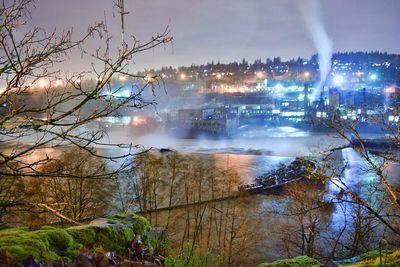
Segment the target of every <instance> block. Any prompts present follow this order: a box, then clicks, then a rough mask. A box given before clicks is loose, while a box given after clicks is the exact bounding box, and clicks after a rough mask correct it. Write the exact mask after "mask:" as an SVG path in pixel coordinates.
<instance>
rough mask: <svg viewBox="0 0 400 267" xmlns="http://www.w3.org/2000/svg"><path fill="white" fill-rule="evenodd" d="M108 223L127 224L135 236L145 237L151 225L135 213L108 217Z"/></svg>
mask: <svg viewBox="0 0 400 267" xmlns="http://www.w3.org/2000/svg"><path fill="white" fill-rule="evenodd" d="M108 223H111V224H129V225H131V226H132V230H133V232H134V233H135V234H139V235H141V236H145V235H146V234H147V233H148V232H149V231H150V230H151V225H150V223H149V222H148V221H147V220H146V218H144V217H142V216H139V215H137V214H135V213H126V214H114V215H112V216H110V217H108Z"/></svg>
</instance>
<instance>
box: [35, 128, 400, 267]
mask: <svg viewBox="0 0 400 267" xmlns="http://www.w3.org/2000/svg"><path fill="white" fill-rule="evenodd" d="M104 141H110V142H112V143H116V142H117V143H125V144H129V143H132V144H141V145H143V146H144V147H145V148H150V147H153V148H156V149H161V148H168V149H171V150H174V151H177V152H183V153H189V154H198V153H201V154H204V155H208V156H210V157H213V158H214V160H215V162H216V164H217V165H218V166H219V167H221V168H226V169H233V170H235V171H236V172H237V173H238V174H239V176H240V178H241V181H242V183H251V182H253V181H254V178H255V177H256V176H259V175H261V174H264V173H265V172H268V171H270V170H272V169H274V168H276V167H277V166H278V165H279V164H281V163H289V162H291V161H292V160H293V159H294V158H295V157H299V156H306V157H310V158H313V159H316V160H318V159H319V157H320V152H321V151H326V150H329V149H332V148H337V147H342V146H344V145H345V142H344V141H343V140H341V139H339V138H337V137H336V136H335V135H334V134H326V133H323V134H319V133H312V132H307V131H302V130H299V129H295V128H291V127H277V128H268V129H267V128H258V129H253V130H248V131H246V132H244V133H242V134H241V135H239V136H237V137H236V138H235V139H226V140H209V139H196V140H194V139H177V138H174V137H171V136H168V135H163V134H158V133H157V134H151V135H146V136H135V135H133V134H132V133H131V132H130V131H129V128H124V127H113V128H112V129H109V130H108V135H107V136H106V137H105V140H104ZM58 152H59V151H55V150H54V151H53V149H45V150H43V151H38V152H37V153H36V154H33V155H31V156H30V157H31V159H39V158H41V157H42V156H43V155H45V154H52V153H58ZM126 152H127V150H126V149H122V148H121V149H104V153H105V155H107V156H117V155H122V154H124V153H126ZM334 158H335V161H336V165H337V167H343V166H344V165H346V168H345V171H344V172H343V173H342V179H343V181H344V182H345V183H346V184H347V185H348V186H349V187H350V188H352V189H354V190H355V191H362V190H363V187H365V190H368V186H369V185H370V184H371V183H372V182H374V181H376V180H377V177H376V175H374V174H373V173H372V172H369V171H366V169H367V168H366V167H367V165H366V164H365V162H364V161H363V160H362V159H361V158H360V156H359V155H358V154H357V153H356V152H355V151H354V150H353V149H351V148H343V149H340V150H337V151H336V152H335V153H334ZM127 160H128V161H130V160H131V159H127ZM121 163H122V162H115V163H114V165H112V166H111V167H116V166H119V165H120V164H121ZM385 173H386V174H387V176H388V177H389V180H390V181H391V182H392V183H395V184H397V183H398V182H399V181H397V179H398V177H399V174H400V166H399V164H395V163H390V162H389V163H387V164H386V165H385ZM327 187H328V193H338V191H339V189H338V188H337V187H336V186H334V185H332V184H328V185H327ZM376 197H379V196H376ZM288 200H289V199H288V198H287V197H285V196H249V197H247V198H246V199H245V200H244V201H243V202H242V203H241V206H240V207H239V208H238V210H237V212H239V213H240V214H242V215H243V214H244V215H246V216H248V217H249V218H251V221H246V223H247V224H248V225H249V226H248V229H246V230H243V231H244V233H245V235H248V237H249V238H248V239H252V238H257V237H258V239H259V240H258V241H257V242H254V246H252V245H251V244H252V242H251V240H250V241H249V240H247V241H246V242H247V243H246V247H247V248H248V250H246V255H247V256H244V255H242V254H241V252H243V251H244V250H243V248H241V247H240V246H239V249H238V250H237V253H236V254H237V257H238V258H239V257H240V258H241V260H240V261H238V262H240V263H241V264H249V265H248V266H251V265H253V264H255V263H259V262H264V261H270V260H275V259H279V258H285V257H287V256H295V255H287V251H286V250H285V248H284V247H282V236H284V234H285V233H284V231H285V230H282V226H285V227H284V228H285V229H288V228H287V227H286V226H288V225H290V227H293V225H294V226H296V224H297V222H296V221H295V220H293V219H290V218H288V217H287V216H283V215H282V214H280V212H282V211H284V210H285V209H286V207H287V204H288ZM274 211H277V212H274ZM174 213H175V218H181V220H179V219H177V221H176V222H175V223H174V226H175V228H174V227H170V228H169V231H170V233H169V234H170V236H169V240H170V241H171V244H173V245H178V243H179V240H180V239H181V237H180V236H179V234H180V232H181V231H182V226H183V220H184V219H183V217H182V216H181V215H180V214H179V213H180V211H179V210H178V211H174ZM159 216H160V218H161V219H160V220H159V221H158V224H159V225H158V226H165V225H163V224H162V221H163V220H162V218H164V219H165V217H166V216H167V213H166V212H160V214H159ZM168 216H170V214H169V213H168ZM180 216H181V217H180ZM326 220H327V222H328V223H327V225H328V224H329V225H330V227H331V228H330V229H325V230H326V231H327V232H328V231H330V230H332V229H333V228H337V229H340V227H341V226H342V225H343V224H344V220H345V218H344V217H343V212H342V211H339V210H338V209H333V210H332V211H330V212H329V213H327V214H326ZM253 224H254V225H253ZM250 225H252V226H250ZM290 227H289V228H290ZM332 227H333V228H332ZM254 233H255V235H253V234H254ZM243 240H246V238H244V239H243ZM249 243H250V245H249ZM255 244H256V245H255ZM294 254H295V253H294ZM243 257H248V258H249V259H252V260H251V261H246V260H244V261H243Z"/></svg>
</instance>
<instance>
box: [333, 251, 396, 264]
mask: <svg viewBox="0 0 400 267" xmlns="http://www.w3.org/2000/svg"><path fill="white" fill-rule="evenodd" d="M361 258H362V260H360V261H358V262H356V263H351V264H343V265H340V266H346V267H380V266H384V267H397V266H400V250H390V251H387V253H385V252H382V258H381V257H380V254H379V251H377V250H374V251H369V252H367V253H364V254H362V255H361ZM381 260H382V265H381Z"/></svg>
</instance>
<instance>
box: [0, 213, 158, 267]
mask: <svg viewBox="0 0 400 267" xmlns="http://www.w3.org/2000/svg"><path fill="white" fill-rule="evenodd" d="M135 236H140V237H141V240H143V244H142V245H143V248H144V249H145V250H146V253H148V254H152V253H154V249H155V247H156V246H158V245H159V241H160V240H158V236H155V233H154V231H153V230H152V228H151V225H150V224H149V223H148V221H147V220H146V219H145V218H144V217H141V216H138V215H136V214H124V215H114V216H111V217H109V218H107V219H105V220H104V221H103V222H100V223H96V224H89V225H85V226H77V227H70V228H66V229H61V228H56V227H49V226H45V227H42V228H40V229H37V230H30V229H28V228H25V227H22V228H10V229H6V230H1V231H0V255H2V256H1V260H2V261H4V260H7V259H8V260H10V258H12V259H13V260H15V261H16V262H23V261H24V260H26V259H28V258H32V257H33V258H34V259H35V260H40V261H42V262H45V263H50V262H55V261H61V262H65V263H67V262H72V261H73V260H75V259H76V258H77V257H78V256H80V255H81V254H82V251H83V250H85V248H86V249H89V250H92V251H95V250H97V251H103V252H105V251H107V252H115V253H117V254H118V255H124V254H126V251H127V248H128V246H129V244H130V243H131V242H132V240H133V239H134V238H135ZM2 264H3V265H4V264H6V263H5V262H3V263H2ZM2 264H1V263H0V265H2Z"/></svg>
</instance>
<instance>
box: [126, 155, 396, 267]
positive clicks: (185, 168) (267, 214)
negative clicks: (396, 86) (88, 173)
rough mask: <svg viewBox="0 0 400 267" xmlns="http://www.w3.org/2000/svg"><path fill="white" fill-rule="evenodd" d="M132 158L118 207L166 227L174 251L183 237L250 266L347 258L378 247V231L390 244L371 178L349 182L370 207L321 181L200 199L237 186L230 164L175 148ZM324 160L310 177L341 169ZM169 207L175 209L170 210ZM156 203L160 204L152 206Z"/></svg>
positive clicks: (184, 242)
mask: <svg viewBox="0 0 400 267" xmlns="http://www.w3.org/2000/svg"><path fill="white" fill-rule="evenodd" d="M134 163H135V164H134V165H135V168H134V170H132V172H134V175H133V176H130V178H129V179H128V180H129V182H130V183H131V185H130V187H126V186H125V187H124V188H123V189H124V190H125V191H126V190H128V191H129V192H134V194H133V195H132V194H125V196H129V198H125V200H124V198H122V197H120V200H121V201H120V202H121V203H122V204H121V206H120V208H122V209H134V210H140V211H142V212H144V213H146V215H147V217H148V218H149V220H150V221H151V222H152V224H153V225H156V226H158V227H163V228H165V229H167V240H168V242H169V244H170V245H171V247H172V248H174V249H175V253H178V252H181V251H184V249H185V248H187V246H188V244H189V248H191V249H192V250H195V249H197V246H198V250H200V251H203V252H205V251H206V250H207V249H210V250H211V252H212V253H213V255H214V256H215V255H221V260H222V261H223V263H224V265H229V264H231V265H232V264H247V265H248V264H252V263H255V262H259V261H265V260H266V259H276V258H282V257H287V256H289V257H291V256H296V255H300V254H307V255H310V256H313V257H316V258H320V259H322V260H326V259H332V258H346V257H352V256H354V255H358V254H360V253H362V252H365V251H367V250H371V249H377V248H378V246H379V242H380V241H381V240H382V238H384V239H386V240H387V241H388V243H389V246H390V244H395V242H396V238H394V237H393V235H392V234H391V232H390V231H388V227H387V226H385V225H384V224H382V223H381V221H380V220H379V219H377V214H375V213H373V211H379V213H378V215H384V216H385V219H386V220H390V222H391V223H392V224H393V225H394V224H395V221H396V220H397V218H398V217H396V216H397V215H395V214H396V213H395V211H393V210H391V207H392V206H391V205H388V201H390V200H389V198H387V197H386V193H385V190H384V188H383V187H382V185H381V184H380V183H379V182H378V181H376V180H368V183H367V182H366V181H362V179H361V181H362V184H360V185H357V184H356V183H354V184H353V186H354V187H355V188H358V189H359V191H356V192H359V194H361V193H362V194H361V195H362V197H363V199H364V201H366V202H367V203H368V205H370V206H371V207H374V210H373V211H371V210H369V209H368V208H366V205H360V203H358V202H357V201H356V200H355V199H354V195H351V194H348V193H347V192H345V191H338V192H336V191H332V185H330V186H327V185H326V184H323V183H321V182H317V183H313V182H308V183H305V182H299V183H296V184H293V185H292V186H290V187H288V188H287V189H286V190H285V191H284V195H282V196H243V197H238V198H231V199H228V200H224V201H215V202H204V201H207V200H215V199H218V198H221V197H224V196H228V195H231V194H232V192H233V191H236V189H237V186H238V185H239V184H240V181H239V178H238V176H237V174H236V173H235V172H234V171H232V170H231V169H228V168H227V166H229V165H228V164H226V165H220V166H216V163H215V160H212V157H210V156H206V155H187V154H178V153H168V154H156V153H147V154H142V155H140V156H139V157H137V158H136V159H135V162H134ZM324 164H325V163H324V162H320V165H321V166H319V167H320V169H319V172H316V173H313V174H312V175H313V177H312V178H315V179H322V180H323V182H326V181H330V182H331V183H332V177H336V176H337V174H338V173H343V172H342V170H341V169H339V168H338V169H336V170H333V171H332V166H331V165H329V166H328V165H327V166H325V165H324ZM343 167H345V166H343ZM327 168H330V170H331V172H330V175H329V177H328V176H327V175H326V173H327V172H326V169H327ZM314 176H315V177H314ZM132 177H134V178H133V179H132ZM121 189H122V188H120V190H119V191H120V192H122V191H124V190H121ZM122 195H123V194H121V196H122ZM202 201H203V202H202ZM198 202H199V203H200V204H197V205H192V204H193V203H198ZM263 205H264V206H265V205H266V206H268V208H261V207H263ZM174 206H179V208H177V209H168V208H170V207H174ZM160 208H165V209H163V211H159V212H155V210H157V209H160ZM391 216H393V217H391Z"/></svg>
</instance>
